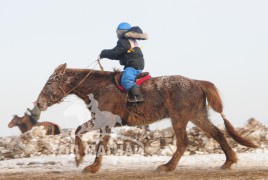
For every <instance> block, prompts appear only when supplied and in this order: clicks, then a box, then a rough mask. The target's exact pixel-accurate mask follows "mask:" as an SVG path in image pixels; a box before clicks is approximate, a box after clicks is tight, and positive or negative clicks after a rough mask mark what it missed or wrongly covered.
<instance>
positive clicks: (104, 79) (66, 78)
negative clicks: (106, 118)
mask: <svg viewBox="0 0 268 180" xmlns="http://www.w3.org/2000/svg"><path fill="white" fill-rule="evenodd" d="M116 73H117V72H109V71H99V70H93V69H71V68H67V65H66V63H65V64H61V65H59V66H58V67H57V68H56V69H55V70H54V72H53V73H52V75H51V76H50V77H49V79H48V80H47V82H46V84H45V85H44V87H43V89H42V91H41V92H40V94H39V96H38V99H37V103H38V106H39V108H40V109H41V111H45V110H47V108H48V107H50V106H52V105H54V104H58V103H60V102H61V101H63V100H64V98H65V97H66V96H67V95H69V94H74V95H76V96H78V97H79V98H81V99H82V100H83V101H84V102H85V104H89V103H90V99H89V98H88V95H89V94H91V93H92V94H94V98H95V99H96V100H97V101H98V108H99V109H100V110H101V111H109V112H111V113H112V114H115V115H118V116H119V117H120V118H121V120H122V125H127V126H141V125H147V124H150V123H153V122H156V121H159V120H162V119H164V118H170V119H171V123H172V127H173V131H174V134H175V137H176V140H177V141H176V146H177V149H176V151H175V152H174V154H173V156H172V158H171V160H170V161H169V162H167V163H166V164H163V165H160V166H158V167H157V171H160V172H168V171H173V170H174V169H175V168H176V167H177V164H178V162H179V160H180V158H181V157H182V155H183V153H184V151H185V149H186V147H187V144H188V138H187V132H186V126H187V124H188V122H189V121H191V122H192V123H193V124H195V125H196V126H197V127H198V128H200V129H201V130H202V131H204V132H205V133H206V134H208V135H209V136H210V137H212V138H213V139H215V140H216V141H217V142H218V143H219V144H220V146H221V148H222V150H223V152H224V154H225V156H226V161H225V162H224V164H223V165H222V166H221V168H222V169H230V168H231V166H232V164H234V163H236V162H237V160H238V159H237V156H236V153H235V152H234V151H233V149H232V148H231V147H230V145H229V144H228V142H227V140H226V138H225V136H224V134H223V133H222V132H221V131H220V129H219V128H217V127H216V126H215V125H213V124H212V122H211V121H210V120H209V118H208V107H211V108H212V109H213V110H214V111H215V112H218V113H220V114H221V116H222V119H223V121H224V124H225V128H226V130H227V132H228V134H229V135H230V136H231V137H232V138H233V139H234V140H235V141H236V142H238V143H239V144H241V145H243V146H247V147H251V148H257V147H258V146H257V145H256V144H255V143H254V142H252V141H251V140H249V139H246V138H244V137H242V136H241V135H240V134H239V133H238V132H237V131H236V130H235V128H234V127H233V126H232V124H231V123H230V121H228V120H227V119H226V117H225V116H224V114H223V104H222V100H221V97H220V95H219V93H218V90H217V88H216V86H215V85H214V84H213V83H211V82H209V81H204V80H194V79H190V78H187V77H183V76H180V75H174V76H161V77H152V78H151V79H149V80H147V81H145V82H144V83H143V84H142V85H141V90H142V93H143V95H144V97H145V102H144V103H136V104H132V103H128V102H127V100H126V99H127V94H126V93H124V92H122V91H121V90H119V89H118V88H117V86H116V84H115V83H114V76H115V75H116ZM88 109H89V110H90V108H88ZM78 128H79V127H78ZM80 128H81V127H80ZM110 131H111V128H109V127H106V132H110ZM100 132H102V130H100ZM76 135H77V134H76ZM76 138H77V139H76V141H75V143H76V145H78V153H79V156H80V157H79V158H80V159H82V158H83V157H84V155H85V154H84V151H83V150H84V149H83V144H82V142H81V140H79V137H76ZM109 138H110V136H109V135H108V134H106V135H105V137H104V138H103V140H102V141H99V144H98V146H97V151H96V152H99V150H101V149H100V148H104V150H105V151H106V150H107V143H108V140H109ZM102 157H103V155H102V154H101V155H99V154H97V155H96V158H95V161H94V162H93V164H91V165H89V166H87V167H85V168H84V170H83V172H86V173H96V172H97V171H98V170H99V169H100V168H101V162H102Z"/></svg>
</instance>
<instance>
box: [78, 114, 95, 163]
mask: <svg viewBox="0 0 268 180" xmlns="http://www.w3.org/2000/svg"><path fill="white" fill-rule="evenodd" d="M93 120H94V118H92V119H90V120H89V121H87V122H85V123H83V124H82V125H80V126H78V127H77V129H76V131H75V148H74V153H75V162H76V166H77V167H78V166H79V164H81V163H82V161H83V158H84V156H85V147H84V144H83V141H82V139H81V138H82V135H83V134H85V133H87V132H89V131H92V130H95V128H94V124H93Z"/></svg>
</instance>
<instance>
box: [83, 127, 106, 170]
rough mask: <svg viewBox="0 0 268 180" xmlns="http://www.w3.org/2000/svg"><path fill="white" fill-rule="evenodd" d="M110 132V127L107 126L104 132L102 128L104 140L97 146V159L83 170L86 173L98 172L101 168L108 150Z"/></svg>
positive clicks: (101, 133) (101, 134)
mask: <svg viewBox="0 0 268 180" xmlns="http://www.w3.org/2000/svg"><path fill="white" fill-rule="evenodd" d="M103 133H105V134H103ZM109 133H111V128H109V127H106V129H105V132H103V130H102V129H100V138H102V141H99V144H98V146H97V151H96V153H97V154H96V158H95V161H94V163H93V164H91V165H90V166H87V167H85V169H84V171H83V172H84V173H96V172H97V171H98V170H99V169H100V168H101V162H102V156H103V154H104V153H106V152H107V144H108V141H109V139H110V135H109ZM103 135H104V136H103ZM102 136H103V137H102ZM103 151H104V152H103Z"/></svg>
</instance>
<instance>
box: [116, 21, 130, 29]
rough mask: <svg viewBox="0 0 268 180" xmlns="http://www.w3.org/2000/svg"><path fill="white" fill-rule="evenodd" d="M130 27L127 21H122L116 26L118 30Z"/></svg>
mask: <svg viewBox="0 0 268 180" xmlns="http://www.w3.org/2000/svg"><path fill="white" fill-rule="evenodd" d="M130 28H131V25H130V24H129V23H127V22H122V23H120V24H119V25H118V26H117V29H118V30H129V29H130Z"/></svg>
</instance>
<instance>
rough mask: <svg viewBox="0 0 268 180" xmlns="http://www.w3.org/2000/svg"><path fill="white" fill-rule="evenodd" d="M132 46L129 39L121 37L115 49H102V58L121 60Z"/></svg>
mask: <svg viewBox="0 0 268 180" xmlns="http://www.w3.org/2000/svg"><path fill="white" fill-rule="evenodd" d="M130 48H131V46H130V44H129V42H128V40H127V39H123V38H121V39H119V40H118V41H117V45H116V46H115V47H114V48H113V49H105V50H103V51H101V54H100V58H108V59H114V60H119V59H120V57H121V56H122V55H124V54H125V53H127V51H128V50H129V49H130Z"/></svg>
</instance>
